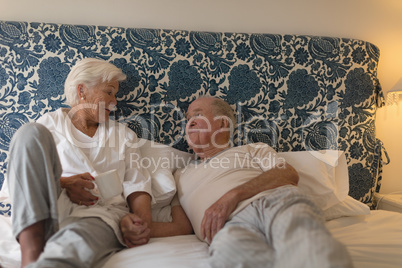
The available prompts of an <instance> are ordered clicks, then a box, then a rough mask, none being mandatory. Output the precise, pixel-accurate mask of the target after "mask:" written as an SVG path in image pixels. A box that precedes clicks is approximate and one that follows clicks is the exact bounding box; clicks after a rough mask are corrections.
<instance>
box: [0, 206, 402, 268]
mask: <svg viewBox="0 0 402 268" xmlns="http://www.w3.org/2000/svg"><path fill="white" fill-rule="evenodd" d="M326 225H327V227H328V228H329V230H330V231H331V233H332V234H333V235H334V237H336V238H337V239H339V240H340V241H341V242H342V243H344V244H345V245H347V247H348V249H349V251H350V253H351V255H352V259H353V262H354V265H355V268H378V267H381V268H397V267H398V268H399V267H402V213H397V212H390V211H384V210H378V211H371V213H370V215H365V216H353V217H343V218H338V219H335V220H331V221H329V222H327V224H326ZM0 230H1V234H0V264H1V267H4V268H14V267H18V266H19V247H18V244H17V242H16V241H15V240H14V238H13V237H12V234H11V226H10V218H7V217H4V216H0ZM207 250H208V247H207V245H206V244H205V243H203V242H200V241H199V240H198V239H197V238H196V236H195V235H188V236H176V237H168V238H156V239H151V241H150V243H149V244H147V245H145V246H141V247H137V248H132V249H126V250H123V251H121V252H119V253H117V254H115V255H114V256H113V257H112V258H111V259H110V260H109V261H108V262H107V264H106V265H105V267H106V268H125V267H130V268H136V267H167V268H181V267H183V268H184V267H192V268H193V267H199V268H201V267H208V265H207V262H206V258H207V256H208V253H207Z"/></svg>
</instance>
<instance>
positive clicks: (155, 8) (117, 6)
mask: <svg viewBox="0 0 402 268" xmlns="http://www.w3.org/2000/svg"><path fill="white" fill-rule="evenodd" d="M0 7H1V10H0V20H18V21H37V22H54V23H71V24H94V25H110V26H122V27H145V28H165V29H185V30H203V31H229V32H261V33H264V32H265V33H289V34H311V35H326V36H337V37H351V38H358V39H363V40H366V41H370V42H372V43H374V44H376V45H377V46H378V47H379V48H380V50H381V57H380V65H379V70H378V75H379V78H380V81H381V83H382V86H383V89H384V90H385V91H387V90H389V89H390V88H391V87H392V86H393V85H394V83H396V81H397V80H398V79H399V77H400V76H402V49H401V48H402V16H401V14H402V1H400V0H381V1H380V0H337V1H333V0H303V1H300V0H247V1H245V0H201V1H200V0H111V1H105V0H84V1H82V0H80V1H79V0H69V1H60V0H35V1H32V0H0ZM401 119H402V104H401V103H400V104H399V106H392V107H385V108H382V109H380V111H379V114H378V120H377V135H378V137H379V138H380V139H381V140H383V142H384V144H385V146H386V148H387V150H388V153H389V155H390V157H391V159H392V160H391V161H392V162H391V164H389V165H388V166H386V167H384V174H383V178H384V179H383V186H382V189H381V192H382V193H389V192H393V191H402V176H401V175H400V174H402V153H401V151H402V142H401V141H400V139H399V137H402V122H401Z"/></svg>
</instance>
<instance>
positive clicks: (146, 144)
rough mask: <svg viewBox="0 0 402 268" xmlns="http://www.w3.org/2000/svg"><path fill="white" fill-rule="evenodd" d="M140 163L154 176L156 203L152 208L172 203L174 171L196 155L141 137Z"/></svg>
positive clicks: (153, 184) (153, 188) (153, 190)
mask: <svg viewBox="0 0 402 268" xmlns="http://www.w3.org/2000/svg"><path fill="white" fill-rule="evenodd" d="M139 144H142V145H141V146H140V151H141V157H142V159H141V160H140V163H141V164H142V166H143V167H145V168H147V169H148V171H149V173H150V174H151V178H152V194H153V196H154V199H155V202H156V203H155V204H153V206H152V208H162V207H164V206H167V205H169V204H170V202H171V201H172V199H173V196H174V195H175V193H176V184H175V180H174V177H173V173H174V172H175V171H176V169H178V168H183V167H185V166H186V165H187V164H188V163H189V161H191V160H192V159H193V158H194V156H193V155H192V154H190V153H187V152H183V151H180V150H178V149H175V148H173V147H170V146H168V145H165V144H161V143H157V142H153V141H149V140H146V139H141V141H140V142H139Z"/></svg>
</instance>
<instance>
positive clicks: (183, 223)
mask: <svg viewBox="0 0 402 268" xmlns="http://www.w3.org/2000/svg"><path fill="white" fill-rule="evenodd" d="M192 233H193V227H192V226H191V222H190V220H189V219H188V218H187V215H186V213H185V212H184V210H183V208H182V207H181V206H180V205H175V206H172V222H152V225H151V237H166V236H175V235H188V234H192Z"/></svg>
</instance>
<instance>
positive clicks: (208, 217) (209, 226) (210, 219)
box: [201, 163, 299, 242]
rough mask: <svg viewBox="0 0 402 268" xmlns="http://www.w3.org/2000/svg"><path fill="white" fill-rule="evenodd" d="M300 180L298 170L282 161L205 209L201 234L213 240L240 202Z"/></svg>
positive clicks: (295, 183)
mask: <svg viewBox="0 0 402 268" xmlns="http://www.w3.org/2000/svg"><path fill="white" fill-rule="evenodd" d="M298 182H299V175H298V174H297V172H296V170H295V169H294V168H293V167H292V166H291V165H289V164H287V163H281V165H277V166H275V167H274V168H272V169H270V170H268V171H266V172H264V173H262V174H261V175H259V176H257V177H255V178H254V179H252V180H250V181H248V182H246V183H244V184H242V185H239V186H237V187H235V188H233V189H231V190H230V191H228V192H227V193H226V194H224V195H223V196H222V197H221V198H219V199H218V201H216V202H215V203H214V204H212V205H211V206H210V207H209V208H208V209H207V210H206V211H205V214H204V218H203V219H202V222H201V235H202V236H203V237H204V238H207V241H209V242H211V241H212V238H213V237H214V236H215V235H216V233H217V232H218V231H219V230H220V229H221V228H222V227H223V226H224V225H225V222H226V221H227V219H228V218H229V216H230V214H231V213H232V212H233V211H234V210H235V209H236V207H237V205H238V204H239V202H241V201H243V200H245V199H248V198H250V197H253V196H254V195H256V194H258V193H261V192H263V191H266V190H270V189H274V188H277V187H280V186H284V185H297V183H298Z"/></svg>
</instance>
